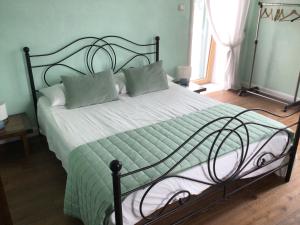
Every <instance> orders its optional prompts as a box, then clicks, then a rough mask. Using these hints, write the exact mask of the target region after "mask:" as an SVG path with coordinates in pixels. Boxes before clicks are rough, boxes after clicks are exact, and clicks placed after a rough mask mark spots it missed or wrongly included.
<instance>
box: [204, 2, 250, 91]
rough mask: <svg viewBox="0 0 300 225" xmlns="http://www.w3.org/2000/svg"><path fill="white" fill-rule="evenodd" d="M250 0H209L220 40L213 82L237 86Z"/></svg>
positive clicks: (210, 15) (212, 22)
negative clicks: (238, 67)
mask: <svg viewBox="0 0 300 225" xmlns="http://www.w3.org/2000/svg"><path fill="white" fill-rule="evenodd" d="M249 3H250V0H205V5H206V10H207V15H208V21H209V24H210V28H211V32H212V35H213V37H214V39H215V40H216V43H217V52H216V58H215V63H214V65H215V66H214V75H213V81H214V82H217V83H221V84H222V85H223V86H224V89H229V88H234V86H235V84H236V81H237V76H236V74H237V66H238V62H239V55H240V46H241V43H242V41H243V38H244V28H245V23H246V18H247V13H248V9H249Z"/></svg>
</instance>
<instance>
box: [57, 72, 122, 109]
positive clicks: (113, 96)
mask: <svg viewBox="0 0 300 225" xmlns="http://www.w3.org/2000/svg"><path fill="white" fill-rule="evenodd" d="M62 81H63V84H64V87H65V95H66V107H67V108H68V109H74V108H79V107H83V106H88V105H94V104H101V103H104V102H110V101H114V100H117V99H118V92H117V90H116V87H115V83H114V81H113V73H112V71H111V70H107V71H103V72H99V73H96V74H94V75H93V76H92V75H86V76H62Z"/></svg>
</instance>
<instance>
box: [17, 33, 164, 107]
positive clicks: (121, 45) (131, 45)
mask: <svg viewBox="0 0 300 225" xmlns="http://www.w3.org/2000/svg"><path fill="white" fill-rule="evenodd" d="M82 41H85V42H90V43H89V44H86V43H81V42H82ZM159 44H160V37H159V36H156V37H155V41H154V42H152V43H149V44H140V43H137V42H134V41H131V40H129V39H126V38H124V37H121V36H117V35H107V36H103V37H94V36H87V37H82V38H78V39H76V40H74V41H72V42H70V43H68V44H66V45H64V46H63V47H61V48H58V49H57V50H54V51H52V52H48V53H44V54H30V49H29V47H24V48H23V51H24V55H25V60H26V66H27V72H28V76H29V82H30V87H31V93H32V97H33V102H34V108H35V111H36V110H37V99H38V97H37V93H36V92H37V91H38V90H37V89H36V85H35V79H34V77H35V75H34V73H33V70H34V69H37V68H42V69H44V71H43V72H42V78H43V81H44V83H45V84H46V85H47V86H51V85H50V82H49V81H48V75H49V73H48V72H49V71H50V70H51V69H53V68H55V67H63V68H66V69H68V70H70V71H72V72H76V73H78V74H80V75H90V74H94V73H95V72H96V71H95V68H94V65H95V56H96V55H97V54H98V53H100V52H103V53H105V54H106V55H107V57H108V59H109V62H110V68H111V70H112V71H113V72H114V73H117V72H119V71H120V70H122V69H123V68H125V67H126V66H127V65H128V64H130V63H131V62H132V61H133V60H135V59H137V58H144V59H145V60H146V61H147V62H148V63H149V64H150V63H151V59H150V56H151V55H154V56H155V61H159ZM149 47H155V48H154V49H152V50H149V49H148V48H149ZM117 49H118V50H121V51H123V52H127V53H129V54H130V55H131V56H130V57H129V59H126V60H125V62H123V63H122V64H121V65H120V66H119V67H118V68H117V65H119V64H120V63H118V62H119V58H118V57H117V54H116V50H117ZM137 49H138V50H137ZM84 50H86V54H85V56H84V65H79V67H80V68H75V67H74V66H73V65H70V64H69V62H67V60H69V59H70V58H72V57H74V56H75V55H77V54H79V53H81V52H83V51H84ZM61 55H62V56H61ZM49 56H51V57H53V56H56V57H58V58H59V59H58V60H55V61H52V62H49V61H50V59H49V58H48V57H49ZM34 59H45V61H47V63H38V64H34V65H32V61H33V60H34ZM82 66H85V68H86V70H87V71H82V69H81V67H82Z"/></svg>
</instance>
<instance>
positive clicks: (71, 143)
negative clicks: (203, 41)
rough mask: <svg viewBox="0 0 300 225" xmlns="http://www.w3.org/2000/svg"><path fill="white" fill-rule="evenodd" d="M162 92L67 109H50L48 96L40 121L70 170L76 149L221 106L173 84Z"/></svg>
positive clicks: (51, 145) (40, 105)
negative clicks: (71, 157) (86, 144)
mask: <svg viewBox="0 0 300 225" xmlns="http://www.w3.org/2000/svg"><path fill="white" fill-rule="evenodd" d="M169 86H170V88H169V89H167V90H163V91H158V92H153V93H149V94H145V95H140V96H137V97H129V96H128V95H126V94H124V95H120V97H119V98H120V99H119V100H117V101H113V102H107V103H104V104H97V105H92V106H88V107H82V108H77V109H72V110H68V109H66V108H65V107H64V106H54V107H51V106H50V104H49V102H48V100H47V99H46V98H45V97H41V98H39V101H38V120H39V124H40V128H41V132H42V133H43V134H45V135H46V137H47V140H48V144H49V148H50V150H51V151H53V152H55V154H56V156H57V158H58V159H59V160H61V162H62V165H63V167H64V168H65V169H66V170H67V168H68V155H69V154H70V152H71V151H72V150H74V149H75V148H76V147H78V146H80V145H82V144H85V143H89V142H92V141H96V140H98V139H100V138H105V137H108V136H111V135H114V134H116V133H120V132H125V131H127V130H132V129H136V128H140V127H144V126H147V125H151V124H154V123H158V122H161V121H165V120H169V119H172V118H176V117H179V116H182V115H185V114H189V113H192V112H197V111H201V110H203V109H206V108H208V107H211V106H214V105H217V104H220V103H219V102H217V101H215V100H212V99H210V98H207V97H205V96H203V95H199V94H197V93H194V92H191V91H189V90H187V89H186V88H183V87H181V86H179V85H176V84H174V83H170V84H169Z"/></svg>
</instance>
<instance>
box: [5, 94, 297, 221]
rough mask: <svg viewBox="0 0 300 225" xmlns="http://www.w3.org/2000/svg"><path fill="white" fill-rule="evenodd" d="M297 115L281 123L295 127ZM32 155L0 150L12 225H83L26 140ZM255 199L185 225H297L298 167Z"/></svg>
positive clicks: (36, 143) (55, 168)
mask: <svg viewBox="0 0 300 225" xmlns="http://www.w3.org/2000/svg"><path fill="white" fill-rule="evenodd" d="M208 95H209V96H210V97H212V98H214V99H216V100H219V101H222V102H229V103H233V104H236V105H240V106H243V107H246V108H264V109H268V110H271V111H272V112H275V113H281V114H283V112H282V108H283V107H282V105H280V104H277V103H273V102H270V101H267V100H264V99H261V98H258V97H255V96H247V97H238V96H237V95H236V93H233V92H228V91H220V92H215V93H210V94H208ZM297 117H298V115H295V116H293V117H292V118H289V119H281V120H279V121H281V122H283V123H286V124H288V123H292V122H296V120H297ZM30 144H31V148H32V152H31V154H30V157H29V158H28V159H24V155H23V154H24V153H23V150H22V144H21V143H20V142H15V143H11V144H6V145H0V173H1V175H2V178H3V183H4V187H5V191H6V194H7V199H8V204H9V207H10V210H11V214H12V217H13V222H14V225H82V223H81V222H80V221H78V220H76V219H73V218H70V217H68V216H65V215H64V214H63V199H64V189H65V185H66V173H65V172H64V170H63V168H62V167H61V163H60V162H59V160H57V159H56V157H55V155H54V154H53V153H52V152H50V151H49V150H48V147H47V144H46V141H45V139H44V138H36V137H35V138H31V140H30ZM252 189H253V190H254V189H255V190H257V192H258V198H257V199H253V198H252V197H251V195H250V194H247V193H244V192H243V193H240V194H238V195H236V196H234V197H232V199H230V200H229V201H226V202H224V204H221V205H218V206H216V207H214V208H213V209H211V210H210V211H209V212H208V213H206V214H204V215H199V216H196V217H194V218H192V219H191V220H190V221H189V222H187V223H186V224H188V225H197V224H203V225H221V224H222V225H227V224H228V225H296V224H300V164H299V158H297V160H296V164H295V168H294V171H293V175H292V179H291V181H290V182H289V183H283V184H282V183H281V181H279V179H278V178H277V177H274V176H271V177H269V178H268V179H266V180H264V181H263V182H262V183H259V184H257V185H255V186H253V187H252Z"/></svg>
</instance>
